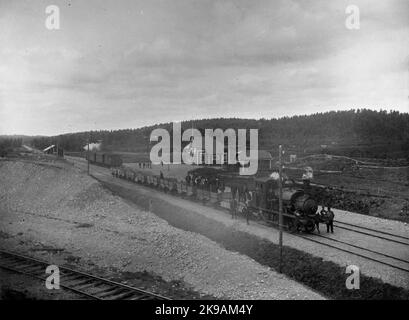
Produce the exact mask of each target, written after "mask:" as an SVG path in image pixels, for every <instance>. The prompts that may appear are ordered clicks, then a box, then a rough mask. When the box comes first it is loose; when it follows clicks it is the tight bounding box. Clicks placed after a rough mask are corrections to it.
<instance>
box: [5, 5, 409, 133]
mask: <svg viewBox="0 0 409 320" xmlns="http://www.w3.org/2000/svg"><path fill="white" fill-rule="evenodd" d="M55 4H56V5H59V6H60V13H61V30H58V31H53V32H51V31H49V30H47V29H46V28H45V27H44V19H45V13H44V9H45V7H46V6H47V5H48V3H47V2H46V1H39V2H35V3H34V2H31V1H25V2H13V3H7V4H4V3H3V2H2V4H1V5H2V7H0V12H1V13H0V27H1V29H2V30H4V32H2V34H0V48H1V49H0V116H1V117H2V119H7V120H8V121H5V122H3V123H4V124H3V125H2V126H1V127H0V131H1V133H32V134H35V133H42V134H55V133H58V132H60V131H80V130H87V129H96V128H98V129H110V128H122V127H136V126H142V125H148V124H153V123H156V122H165V121H170V120H172V119H175V118H178V119H191V118H201V117H206V118H209V117H212V116H215V117H221V116H226V117H228V116H243V117H252V118H259V117H275V116H283V115H292V114H298V113H309V112H317V111H325V110H328V109H338V108H349V107H351V108H352V107H354V108H358V107H371V106H373V107H374V108H381V107H382V108H386V109H389V108H394V109H398V110H400V111H408V95H409V93H408V91H407V87H408V80H407V77H408V56H409V53H408V48H407V46H406V45H405V44H406V43H407V36H408V35H409V22H408V20H407V17H408V16H409V2H408V1H405V0H390V1H388V2H376V3H375V2H373V1H370V0H356V1H355V2H354V4H356V5H357V6H358V7H359V8H360V13H361V28H360V29H359V30H356V31H351V30H348V29H346V28H345V18H346V14H345V8H346V6H347V5H349V1H346V0H337V1H324V0H314V1H301V0H300V1H296V0H292V1H288V0H277V1H268V0H256V1H249V0H234V1H233V0H231V1H217V0H201V1H191V0H176V1H159V0H153V1H147V0H139V1H130V0H129V1H122V2H121V4H120V5H118V3H117V2H116V1H113V0H109V1H107V0H105V1H96V0H90V1H86V2H85V1H76V0H73V1H70V4H71V5H70V6H68V2H66V1H63V0H59V1H55ZM85 110H86V112H84V111H85ZM59 121H62V122H64V125H63V126H61V124H59Z"/></svg>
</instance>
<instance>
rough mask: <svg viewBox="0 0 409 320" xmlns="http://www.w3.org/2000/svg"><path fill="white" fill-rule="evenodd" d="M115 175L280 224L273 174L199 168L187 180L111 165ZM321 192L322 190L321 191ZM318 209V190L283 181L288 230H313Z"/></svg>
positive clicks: (249, 216) (233, 211)
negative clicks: (238, 173)
mask: <svg viewBox="0 0 409 320" xmlns="http://www.w3.org/2000/svg"><path fill="white" fill-rule="evenodd" d="M112 175H113V176H115V177H118V178H121V179H125V180H128V181H132V182H135V183H139V184H143V185H146V186H150V187H153V188H157V189H160V190H163V191H164V192H169V193H173V194H179V195H181V196H186V197H189V198H191V199H195V200H198V201H202V202H206V203H209V204H213V205H217V206H220V207H223V208H225V209H228V210H230V211H231V212H232V215H233V216H234V215H236V214H242V215H244V216H245V217H246V218H247V220H248V219H255V220H263V221H265V222H268V223H269V224H275V225H278V202H279V200H278V199H279V198H278V195H279V187H278V180H276V179H274V178H271V177H242V176H237V175H234V174H232V173H229V172H224V171H223V170H217V169H214V171H212V169H208V168H206V169H204V168H198V169H195V170H192V171H189V172H188V174H187V176H186V179H185V180H184V181H180V180H177V179H175V178H164V177H163V176H162V175H161V176H159V175H152V174H149V173H144V172H141V171H134V170H132V169H130V168H126V167H123V166H121V167H117V168H112ZM318 192H322V190H318ZM317 210H318V196H317V190H315V189H314V187H311V186H309V185H308V184H303V183H297V182H295V181H293V180H290V179H285V180H284V181H283V218H284V219H283V220H284V224H285V226H286V227H287V229H288V230H289V231H292V232H295V231H300V230H302V231H305V232H313V231H314V229H315V226H316V222H317V221H316V219H317V217H318V215H317Z"/></svg>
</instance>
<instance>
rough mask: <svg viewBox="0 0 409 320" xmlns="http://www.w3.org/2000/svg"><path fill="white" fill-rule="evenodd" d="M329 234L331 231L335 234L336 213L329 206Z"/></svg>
mask: <svg viewBox="0 0 409 320" xmlns="http://www.w3.org/2000/svg"><path fill="white" fill-rule="evenodd" d="M327 219H328V220H327V233H329V231H330V230H331V233H334V212H333V211H332V210H331V208H330V207H329V206H328V210H327Z"/></svg>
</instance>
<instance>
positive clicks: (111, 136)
mask: <svg viewBox="0 0 409 320" xmlns="http://www.w3.org/2000/svg"><path fill="white" fill-rule="evenodd" d="M192 127H193V128H196V129H199V130H200V131H201V132H202V134H203V133H204V130H205V129H216V128H221V129H223V130H225V129H227V128H233V129H239V128H240V129H258V130H259V149H263V150H270V151H274V150H275V149H276V148H277V147H278V145H280V144H282V145H283V146H284V148H286V149H287V150H291V151H294V152H297V153H316V152H322V153H332V154H342V155H349V156H355V157H379V158H389V157H390V158H409V114H408V113H400V112H398V111H373V110H369V109H358V110H355V109H353V110H349V111H331V112H324V113H315V114H311V115H300V116H293V117H282V118H273V119H264V118H262V119H258V120H256V119H239V118H216V119H201V120H191V121H184V122H182V130H186V129H189V128H192ZM155 128H164V129H167V130H168V131H169V133H170V134H172V123H161V124H156V125H153V126H147V127H142V128H137V129H123V130H101V131H89V132H78V133H70V134H63V135H58V136H52V137H36V138H33V140H32V141H31V144H32V145H33V146H34V147H36V148H39V149H43V148H45V147H46V146H48V145H50V144H58V145H60V146H61V147H63V148H64V149H65V150H66V151H83V150H84V149H83V148H84V146H85V145H86V144H87V142H88V141H90V142H102V149H103V150H105V151H122V152H138V153H148V152H149V151H150V148H151V146H152V145H153V144H154V142H152V143H150V141H149V137H150V133H151V132H152V130H153V129H155Z"/></svg>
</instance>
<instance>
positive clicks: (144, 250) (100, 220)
mask: <svg viewBox="0 0 409 320" xmlns="http://www.w3.org/2000/svg"><path fill="white" fill-rule="evenodd" d="M0 199H1V202H0V210H1V217H2V218H1V219H2V221H3V222H4V223H2V224H0V228H1V229H0V232H3V233H5V234H7V235H9V237H3V239H0V243H1V245H2V246H3V247H7V248H9V249H16V250H17V249H19V248H18V247H19V246H20V249H24V250H30V248H27V246H24V243H28V242H30V243H32V242H34V243H36V244H37V246H39V247H41V246H43V247H44V246H49V247H56V248H62V249H63V250H65V251H66V252H70V253H72V254H73V255H75V256H76V257H79V259H80V260H81V261H83V263H86V262H88V263H89V262H90V261H91V262H92V263H93V264H94V265H96V266H98V267H99V268H106V269H115V270H119V271H121V272H141V271H144V270H146V271H148V272H151V273H154V274H156V275H158V276H160V277H162V278H163V279H164V280H166V281H171V280H174V281H183V282H184V283H186V284H187V285H189V286H190V287H192V288H193V290H196V291H199V292H201V293H203V294H208V295H212V296H215V297H220V298H233V299H320V298H322V297H321V296H320V295H319V294H317V293H315V292H312V291H311V290H309V289H307V288H305V287H304V286H302V285H300V284H298V283H296V282H294V281H292V280H290V279H288V278H286V277H284V276H282V275H280V274H277V273H276V272H274V271H272V270H270V269H269V268H268V267H265V266H262V265H260V264H259V263H257V262H255V261H254V260H252V259H250V258H248V257H247V256H244V255H241V254H238V253H234V252H231V251H227V250H225V249H223V248H222V247H220V246H219V245H218V244H217V243H215V242H213V241H211V240H209V239H208V238H206V237H204V236H201V235H199V234H196V233H192V232H186V231H182V230H180V229H176V228H174V227H172V226H170V225H169V224H168V223H167V222H166V221H164V220H162V219H160V218H158V217H157V216H155V215H154V214H152V213H149V212H145V211H141V210H140V209H138V208H137V207H135V206H134V205H132V204H129V203H125V202H124V201H123V200H122V199H121V198H118V197H116V196H113V195H112V194H110V193H108V192H107V191H105V190H104V189H103V188H102V187H101V186H100V185H99V184H98V183H97V182H95V180H93V179H91V178H89V177H88V176H84V175H82V174H80V173H79V171H76V169H74V168H73V167H72V166H69V165H67V166H65V167H62V168H61V169H58V168H54V167H53V168H46V167H44V166H39V165H35V164H29V163H21V162H2V163H0ZM31 249H32V248H31ZM32 255H35V253H34V251H33V253H32ZM42 258H44V257H42ZM83 266H84V265H83Z"/></svg>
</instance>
